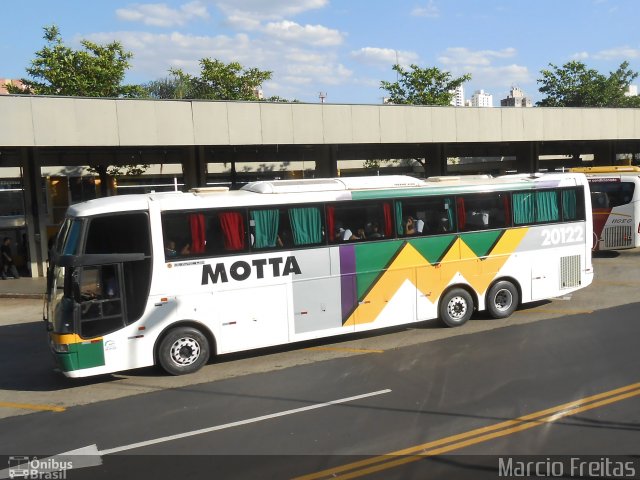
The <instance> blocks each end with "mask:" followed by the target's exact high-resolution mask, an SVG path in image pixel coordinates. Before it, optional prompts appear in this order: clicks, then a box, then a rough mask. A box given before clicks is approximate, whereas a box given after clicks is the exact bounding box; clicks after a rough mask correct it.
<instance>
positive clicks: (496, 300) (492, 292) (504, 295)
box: [487, 280, 520, 318]
mask: <svg viewBox="0 0 640 480" xmlns="http://www.w3.org/2000/svg"><path fill="white" fill-rule="evenodd" d="M519 301H520V296H519V295H518V289H517V288H516V287H515V285H514V284H513V283H511V282H509V281H507V280H501V281H499V282H496V283H495V284H493V286H492V287H491V288H490V289H489V293H487V311H488V312H489V315H491V316H492V317H493V318H507V317H508V316H510V315H511V314H512V313H513V312H514V311H515V309H516V308H517V307H518V302H519Z"/></svg>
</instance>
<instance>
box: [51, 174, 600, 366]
mask: <svg viewBox="0 0 640 480" xmlns="http://www.w3.org/2000/svg"><path fill="white" fill-rule="evenodd" d="M591 238H592V223H591V203H590V197H589V190H588V185H587V181H586V178H585V176H584V175H582V174H569V173H567V174H564V173H563V174H560V173H558V174H540V175H536V176H526V175H511V176H509V175H507V176H503V177H498V178H490V177H488V176H479V177H473V178H464V177H462V178H460V177H436V178H431V179H428V180H419V179H415V178H411V177H403V176H390V177H362V178H335V179H314V180H284V181H264V182H255V183H251V184H248V185H246V186H245V187H243V188H242V189H241V190H239V191H224V190H220V189H214V190H211V189H200V190H195V191H192V192H189V193H181V192H176V193H158V194H146V195H129V196H120V197H109V198H102V199H96V200H91V201H88V202H86V203H82V204H77V205H74V206H71V207H70V208H69V210H68V212H67V216H66V220H65V221H64V224H63V226H62V228H61V231H60V233H59V235H58V237H57V241H56V245H55V246H54V247H53V251H52V255H51V257H52V262H51V265H52V267H51V271H50V278H49V285H48V301H49V304H48V312H49V313H48V319H47V324H48V329H49V332H50V341H51V347H52V350H53V352H54V354H55V357H56V359H57V362H58V364H59V366H60V369H61V370H62V371H63V372H64V374H65V375H67V376H69V377H84V376H89V375H96V374H104V373H109V372H116V371H121V370H128V369H133V368H138V367H146V366H150V365H154V364H158V365H160V366H162V367H163V368H164V369H165V370H166V371H167V372H169V373H171V374H175V375H177V374H183V373H189V372H193V371H195V370H197V369H198V368H200V367H201V366H202V365H203V364H205V363H206V362H207V361H208V360H209V358H210V357H211V356H212V355H219V354H226V353H230V352H238V351H243V350H249V349H254V348H260V347H268V346H272V345H280V344H286V343H291V342H299V341H305V340H311V339H317V338H324V337H328V336H332V335H338V334H347V333H354V332H363V331H367V330H373V329H378V328H384V327H390V326H395V325H401V324H407V323H410V322H419V321H424V320H429V319H434V318H438V317H439V318H440V319H441V320H442V322H443V323H444V324H445V325H447V326H450V327H455V326H460V325H462V324H464V323H465V322H466V321H467V320H468V319H469V317H470V316H471V314H472V313H473V312H474V311H484V310H486V311H488V313H489V314H490V315H491V316H493V317H496V318H504V317H507V316H509V315H510V314H511V313H512V312H513V311H514V309H516V308H517V306H518V305H519V304H521V303H524V302H531V301H534V300H539V299H545V298H550V297H554V296H559V295H563V294H566V293H569V292H572V291H574V290H577V289H579V288H583V287H585V286H587V285H589V284H590V283H591V281H592V279H593V269H592V265H591Z"/></svg>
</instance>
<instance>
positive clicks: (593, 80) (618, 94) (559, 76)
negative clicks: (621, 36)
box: [537, 61, 640, 107]
mask: <svg viewBox="0 0 640 480" xmlns="http://www.w3.org/2000/svg"><path fill="white" fill-rule="evenodd" d="M549 66H550V67H551V68H550V69H548V70H542V71H541V72H540V73H541V74H542V78H539V79H538V83H539V84H540V85H541V87H540V88H539V91H540V93H542V94H544V95H546V96H545V97H544V98H543V99H542V100H540V101H539V102H537V105H538V106H541V107H630V106H640V99H639V98H638V97H626V96H625V95H624V93H625V91H627V89H628V87H629V85H630V84H631V82H632V81H633V80H635V79H636V78H637V77H638V73H637V72H634V71H632V70H631V69H630V68H629V62H626V61H625V62H622V63H621V64H620V66H619V67H618V69H617V70H616V71H615V72H609V76H606V75H603V74H601V73H600V72H598V71H597V70H594V69H592V68H587V66H586V65H585V64H584V63H582V62H579V61H571V62H567V63H565V64H564V65H563V66H562V67H558V66H556V65H554V64H552V63H550V64H549Z"/></svg>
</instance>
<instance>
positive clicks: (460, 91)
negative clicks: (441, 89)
mask: <svg viewBox="0 0 640 480" xmlns="http://www.w3.org/2000/svg"><path fill="white" fill-rule="evenodd" d="M449 93H453V98H452V99H451V105H453V106H454V107H464V87H463V86H462V85H460V86H459V87H456V88H455V89H454V90H449Z"/></svg>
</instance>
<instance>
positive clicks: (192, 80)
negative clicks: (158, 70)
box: [143, 58, 272, 100]
mask: <svg viewBox="0 0 640 480" xmlns="http://www.w3.org/2000/svg"><path fill="white" fill-rule="evenodd" d="M169 73H170V77H168V78H165V79H161V80H156V81H154V82H149V83H148V84H146V85H144V86H143V87H144V88H145V90H147V92H148V93H149V95H150V96H152V97H155V98H179V99H181V98H184V99H205V100H256V99H257V98H258V97H257V90H258V89H259V88H260V86H261V85H262V83H263V82H265V81H266V80H269V79H270V78H271V74H272V72H270V71H266V70H260V69H258V68H245V67H243V66H242V65H241V64H240V63H239V62H230V63H224V62H222V61H220V60H218V59H210V58H203V59H201V60H200V75H197V76H194V75H189V74H188V73H185V72H183V71H182V70H180V69H171V70H169Z"/></svg>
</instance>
